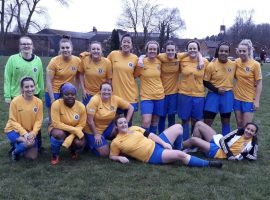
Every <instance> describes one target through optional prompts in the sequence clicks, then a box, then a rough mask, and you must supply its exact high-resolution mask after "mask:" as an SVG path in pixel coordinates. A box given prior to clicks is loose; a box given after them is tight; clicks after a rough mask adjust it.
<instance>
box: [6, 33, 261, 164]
mask: <svg viewBox="0 0 270 200" xmlns="http://www.w3.org/2000/svg"><path fill="white" fill-rule="evenodd" d="M120 43H121V44H120V45H121V49H120V50H117V51H112V52H111V53H110V54H109V55H108V57H107V58H106V57H103V54H102V45H101V43H100V42H97V41H94V42H92V43H91V44H90V45H89V51H88V52H83V53H81V54H80V56H79V57H77V56H74V55H72V50H73V45H72V42H71V39H70V38H69V37H67V36H63V38H62V39H61V40H60V42H59V55H58V56H56V57H53V58H52V59H51V60H50V62H49V64H48V66H47V68H46V91H45V105H46V107H47V110H48V116H49V122H48V123H49V127H48V133H49V138H50V144H51V152H52V156H51V164H52V165H56V164H58V163H59V161H60V159H59V154H60V150H61V147H64V148H66V149H68V150H69V151H70V154H71V158H72V159H77V157H78V154H79V153H80V152H82V151H83V150H85V149H87V150H89V151H91V152H92V153H94V154H95V155H97V156H103V157H109V158H110V159H112V160H115V161H119V162H121V163H127V162H129V159H128V157H133V158H135V159H137V160H140V161H143V162H147V163H150V164H162V163H171V162H175V161H182V163H183V164H185V165H188V166H196V167H216V168H221V167H222V163H221V162H220V161H218V160H210V161H208V160H204V159H201V158H198V157H196V156H192V155H189V154H188V153H190V152H195V151H197V150H200V151H202V152H203V153H204V154H205V156H206V157H208V158H217V159H228V160H242V159H248V160H256V159H257V150H258V143H257V134H258V126H257V125H256V124H255V123H253V122H252V120H253V117H254V113H255V111H256V110H257V109H258V108H259V102H260V96H261V91H262V75H261V68H260V64H259V63H258V62H256V61H255V60H254V59H253V46H252V42H251V41H250V40H248V39H245V40H242V41H241V42H240V43H239V45H238V48H237V54H238V56H239V58H238V59H236V60H235V61H231V60H230V59H228V56H229V54H230V44H229V43H227V42H221V43H220V44H219V46H218V47H217V49H216V54H215V58H214V59H213V60H212V61H211V62H208V61H207V60H206V59H204V58H203V57H202V55H201V53H200V44H199V42H198V41H195V40H192V41H189V42H188V43H187V46H186V51H187V52H185V53H177V52H178V50H177V47H176V45H175V44H174V43H173V42H172V41H168V42H167V43H166V44H165V46H164V53H160V46H159V43H158V42H157V41H153V40H152V41H149V42H148V43H147V44H146V45H145V53H146V55H145V56H140V57H139V58H138V57H137V56H136V55H134V54H133V53H132V37H131V35H129V34H125V35H123V36H122V38H121V41H120ZM33 48H34V46H33V41H32V39H31V38H30V37H28V36H23V37H21V38H20V40H19V49H20V52H19V53H18V54H15V55H12V56H10V58H9V59H8V61H7V64H6V66H5V81H4V98H5V102H6V103H7V104H8V105H9V119H8V122H7V124H6V127H5V129H4V132H5V133H6V135H7V138H8V140H9V141H10V145H11V149H10V153H11V157H12V160H13V161H17V160H19V159H20V157H25V158H27V159H36V158H37V156H38V153H39V152H40V153H41V151H42V146H41V145H42V141H41V132H40V130H41V126H42V121H43V103H42V100H41V98H42V96H43V93H44V80H43V69H42V63H41V59H40V58H39V57H38V56H37V55H35V54H33ZM136 79H140V84H139V85H140V90H138V85H137V80H136ZM205 88H207V90H208V92H207V94H206V95H205ZM78 89H81V90H82V102H80V101H78V100H76V94H77V92H78ZM139 91H140V92H139ZM138 99H140V113H141V126H133V125H132V124H133V123H132V121H133V114H134V112H137V111H138V107H139V106H138V103H139V102H138ZM233 111H234V113H235V118H236V123H237V129H236V130H233V131H231V123H230V117H231V113H232V112H233ZM217 113H219V114H220V119H221V129H222V131H221V133H220V134H218V133H216V132H215V131H214V130H213V129H212V128H211V125H212V124H213V121H214V119H215V117H216V115H217ZM175 114H178V117H179V119H181V120H182V125H180V124H175ZM166 119H168V123H167V124H168V128H167V129H166ZM157 132H159V134H157ZM190 135H192V137H190ZM108 140H111V142H108Z"/></svg>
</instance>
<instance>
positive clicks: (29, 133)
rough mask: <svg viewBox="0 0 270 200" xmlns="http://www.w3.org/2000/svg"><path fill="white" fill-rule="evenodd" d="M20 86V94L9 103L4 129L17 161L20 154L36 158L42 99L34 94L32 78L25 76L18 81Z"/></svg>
mask: <svg viewBox="0 0 270 200" xmlns="http://www.w3.org/2000/svg"><path fill="white" fill-rule="evenodd" d="M20 86H21V95H19V96H17V97H15V98H14V99H13V100H12V101H11V103H10V107H9V119H8V122H7V125H6V127H5V130H4V131H5V133H6V134H7V137H8V139H9V140H10V142H11V143H12V145H13V146H14V150H13V151H12V153H11V155H12V160H13V161H17V160H18V159H19V157H20V155H21V154H24V156H25V158H28V159H36V158H37V153H38V148H37V147H38V146H37V145H38V141H37V134H38V132H39V130H40V129H41V125H42V120H43V104H42V101H41V100H40V99H39V98H37V97H35V96H34V93H35V82H34V79H33V78H31V77H25V78H23V79H22V80H21V81H20Z"/></svg>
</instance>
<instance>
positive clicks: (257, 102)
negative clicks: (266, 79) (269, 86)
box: [254, 79, 262, 110]
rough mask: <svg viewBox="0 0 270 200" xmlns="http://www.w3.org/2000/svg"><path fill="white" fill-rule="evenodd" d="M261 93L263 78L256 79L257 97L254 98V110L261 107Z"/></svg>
mask: <svg viewBox="0 0 270 200" xmlns="http://www.w3.org/2000/svg"><path fill="white" fill-rule="evenodd" d="M261 93H262V79H260V80H258V81H256V93H255V99H254V110H258V109H259V106H260V98H261Z"/></svg>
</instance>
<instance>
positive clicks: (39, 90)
mask: <svg viewBox="0 0 270 200" xmlns="http://www.w3.org/2000/svg"><path fill="white" fill-rule="evenodd" d="M19 49H20V52H19V53H18V54H15V55H12V56H10V57H9V59H8V61H7V64H6V66H5V76H4V98H5V102H6V103H8V104H9V103H10V101H11V100H12V99H13V98H14V97H16V96H19V95H20V94H21V88H20V84H19V83H20V81H21V80H22V78H24V77H26V76H29V77H32V78H33V80H34V82H35V88H36V89H35V91H34V94H35V96H36V97H38V98H40V99H42V97H43V93H44V79H43V67H42V62H41V59H40V58H39V57H38V56H37V55H35V54H33V50H34V45H33V41H32V39H31V38H30V37H28V36H22V37H21V38H20V39H19ZM37 140H38V149H39V151H41V145H42V140H41V131H39V133H38V135H37ZM13 150H14V147H12V148H11V150H10V151H13Z"/></svg>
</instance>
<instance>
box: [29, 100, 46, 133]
mask: <svg viewBox="0 0 270 200" xmlns="http://www.w3.org/2000/svg"><path fill="white" fill-rule="evenodd" d="M42 122H43V105H42V102H41V101H39V105H38V111H37V116H36V121H35V123H34V126H33V130H32V131H31V132H33V133H34V134H35V136H36V135H37V134H38V131H39V130H40V129H41V126H42Z"/></svg>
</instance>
